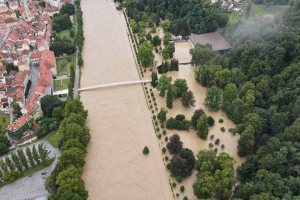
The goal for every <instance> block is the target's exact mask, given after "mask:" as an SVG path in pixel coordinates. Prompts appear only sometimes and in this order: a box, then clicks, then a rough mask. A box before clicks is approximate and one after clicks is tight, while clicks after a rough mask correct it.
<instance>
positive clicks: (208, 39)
mask: <svg viewBox="0 0 300 200" xmlns="http://www.w3.org/2000/svg"><path fill="white" fill-rule="evenodd" d="M189 41H190V43H191V45H192V46H193V48H195V46H196V45H198V44H200V45H207V44H209V45H211V46H212V49H213V50H214V51H221V52H224V51H228V50H229V49H231V46H230V44H229V43H228V42H227V40H226V39H225V38H224V37H223V36H222V35H221V34H220V33H218V32H212V33H205V34H199V35H198V34H192V35H191V36H190V39H189Z"/></svg>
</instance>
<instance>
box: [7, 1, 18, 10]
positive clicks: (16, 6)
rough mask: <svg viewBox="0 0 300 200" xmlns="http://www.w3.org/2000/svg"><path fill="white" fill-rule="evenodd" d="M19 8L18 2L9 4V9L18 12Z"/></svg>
mask: <svg viewBox="0 0 300 200" xmlns="http://www.w3.org/2000/svg"><path fill="white" fill-rule="evenodd" d="M18 6H19V5H18V2H16V1H12V2H9V8H10V9H12V10H17V9H18Z"/></svg>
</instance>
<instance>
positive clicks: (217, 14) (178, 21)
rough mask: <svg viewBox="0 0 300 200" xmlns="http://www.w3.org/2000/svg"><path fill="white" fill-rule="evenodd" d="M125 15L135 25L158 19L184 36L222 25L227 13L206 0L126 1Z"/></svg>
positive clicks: (205, 31)
mask: <svg viewBox="0 0 300 200" xmlns="http://www.w3.org/2000/svg"><path fill="white" fill-rule="evenodd" d="M125 5H126V8H127V13H128V16H129V17H130V18H132V19H134V20H135V22H136V23H137V24H140V23H143V24H144V25H147V26H148V27H153V26H154V24H155V25H156V26H159V24H160V21H161V20H164V21H163V22H162V27H163V28H164V30H165V31H171V32H172V33H173V34H175V35H182V36H183V37H186V36H188V35H190V33H191V32H193V33H207V32H212V31H214V30H216V29H217V28H220V27H224V26H226V24H227V21H228V16H227V14H226V13H225V11H224V10H222V9H221V7H220V5H219V4H215V5H212V4H210V3H207V2H205V1H202V0H201V1H198V0H184V1H163V0H147V1H142V0H138V1H134V0H129V1H126V4H125Z"/></svg>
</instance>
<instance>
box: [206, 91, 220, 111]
mask: <svg viewBox="0 0 300 200" xmlns="http://www.w3.org/2000/svg"><path fill="white" fill-rule="evenodd" d="M221 101H222V90H221V89H219V88H217V87H216V86H213V87H211V88H208V90H207V94H206V98H205V102H204V104H205V106H207V107H208V108H209V109H210V110H212V111H218V110H219V109H220V105H221Z"/></svg>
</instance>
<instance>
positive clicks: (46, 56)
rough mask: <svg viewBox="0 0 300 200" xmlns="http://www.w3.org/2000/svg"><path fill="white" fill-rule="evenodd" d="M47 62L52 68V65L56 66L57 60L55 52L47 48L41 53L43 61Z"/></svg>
mask: <svg viewBox="0 0 300 200" xmlns="http://www.w3.org/2000/svg"><path fill="white" fill-rule="evenodd" d="M42 62H43V63H45V64H46V65H47V67H48V68H49V69H50V68H52V67H55V66H56V60H55V56H54V52H53V51H50V50H47V49H45V50H44V51H42V54H41V63H42Z"/></svg>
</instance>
